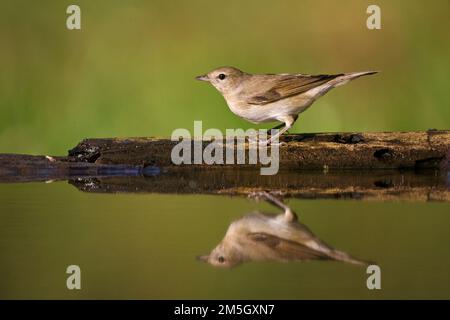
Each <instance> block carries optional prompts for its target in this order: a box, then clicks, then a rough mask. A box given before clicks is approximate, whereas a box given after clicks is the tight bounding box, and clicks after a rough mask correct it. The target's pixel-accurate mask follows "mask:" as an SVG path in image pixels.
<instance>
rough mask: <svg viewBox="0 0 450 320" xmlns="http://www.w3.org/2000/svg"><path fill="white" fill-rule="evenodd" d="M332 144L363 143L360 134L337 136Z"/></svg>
mask: <svg viewBox="0 0 450 320" xmlns="http://www.w3.org/2000/svg"><path fill="white" fill-rule="evenodd" d="M333 142H336V143H344V144H356V143H360V142H364V137H363V136H362V135H360V134H351V135H341V134H337V135H335V136H334V141H333Z"/></svg>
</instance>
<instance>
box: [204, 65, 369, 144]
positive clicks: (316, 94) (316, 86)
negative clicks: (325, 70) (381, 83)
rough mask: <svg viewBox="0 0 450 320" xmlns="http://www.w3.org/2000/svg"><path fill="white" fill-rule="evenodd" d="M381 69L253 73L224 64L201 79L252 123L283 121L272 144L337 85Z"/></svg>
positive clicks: (270, 141)
mask: <svg viewBox="0 0 450 320" xmlns="http://www.w3.org/2000/svg"><path fill="white" fill-rule="evenodd" d="M375 73H377V71H364V72H352V73H341V74H334V75H328V74H321V75H307V74H286V73H285V74H249V73H246V72H243V71H241V70H239V69H237V68H233V67H221V68H218V69H215V70H213V71H211V72H209V73H207V74H205V75H202V76H198V77H196V79H197V80H201V81H208V82H210V83H211V84H212V85H213V86H214V87H215V88H216V89H217V90H218V91H219V92H220V93H221V94H222V95H223V97H224V98H225V100H226V102H227V104H228V107H229V108H230V110H231V111H232V112H233V113H234V114H236V115H237V116H239V117H241V118H243V119H245V120H247V121H250V122H252V123H262V122H273V121H280V122H282V124H281V125H279V126H277V127H275V128H274V129H278V128H281V127H283V126H284V128H283V129H281V130H280V131H279V132H278V133H277V134H275V135H273V136H272V137H271V138H270V139H269V140H268V141H267V143H268V144H270V143H272V141H274V140H275V139H278V138H279V136H280V135H282V134H283V133H284V132H286V131H287V130H288V129H289V128H291V127H292V125H293V124H294V122H295V121H296V120H297V118H298V115H299V114H300V113H302V112H303V111H305V110H306V109H307V108H308V107H309V106H311V105H312V104H313V102H314V101H316V100H317V99H318V98H320V97H321V96H323V95H324V94H325V93H327V92H328V91H330V90H331V89H333V88H335V87H339V86H341V85H343V84H346V83H347V82H349V81H350V80H353V79H356V78H359V77H361V76H365V75H369V74H375Z"/></svg>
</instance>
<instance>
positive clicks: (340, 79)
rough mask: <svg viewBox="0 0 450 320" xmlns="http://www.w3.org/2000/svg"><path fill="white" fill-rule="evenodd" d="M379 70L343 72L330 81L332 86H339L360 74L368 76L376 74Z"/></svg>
mask: <svg viewBox="0 0 450 320" xmlns="http://www.w3.org/2000/svg"><path fill="white" fill-rule="evenodd" d="M378 72H379V71H362V72H350V73H344V74H343V75H341V76H339V77H337V78H335V79H333V80H332V81H331V82H334V84H333V87H334V88H336V87H339V86H342V85H344V84H346V83H347V82H349V81H351V80H354V79H357V78H359V77H362V76H368V75H371V74H376V73H378Z"/></svg>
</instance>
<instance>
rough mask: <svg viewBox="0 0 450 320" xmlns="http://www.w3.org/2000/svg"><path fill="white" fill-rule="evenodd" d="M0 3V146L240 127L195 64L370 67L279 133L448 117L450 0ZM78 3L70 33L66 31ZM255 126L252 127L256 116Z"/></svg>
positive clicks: (55, 148) (50, 148) (31, 149)
mask: <svg viewBox="0 0 450 320" xmlns="http://www.w3.org/2000/svg"><path fill="white" fill-rule="evenodd" d="M372 2H373V1H361V0H354V1H331V0H329V1H325V0H320V1H318V0H314V1H313V0H303V1H298V0H292V1H265V0H250V1H234V0H230V1H216V0H195V1H156V0H153V1H143V0H142V1H138V0H134V1H123V0H120V1H119V0H107V1H106V0H96V1H82V0H77V1H49V0H46V1H45V0H42V1H31V0H28V1H25V0H14V1H12V0H2V1H1V2H0V47H1V49H0V70H1V71H0V151H1V152H18V153H38V154H44V153H45V154H61V155H64V154H66V152H67V149H69V148H71V147H73V146H74V145H75V144H76V143H78V142H79V141H80V140H81V139H83V138H86V137H111V136H169V135H170V134H171V132H172V130H173V129H175V128H180V127H183V128H190V129H191V128H192V126H193V121H194V120H203V121H204V128H205V127H214V128H219V129H222V130H223V129H225V128H237V127H242V128H250V127H252V126H254V125H252V124H250V123H247V122H245V121H243V120H241V119H239V118H237V117H236V116H235V115H234V114H232V113H231V112H230V111H229V110H228V108H227V106H226V105H225V102H224V101H223V99H222V97H221V96H220V95H219V94H218V92H216V91H215V89H213V88H212V87H209V86H208V85H207V84H205V83H200V82H197V81H195V80H194V79H193V78H194V76H196V75H198V74H202V73H205V72H206V71H209V70H211V69H213V68H215V67H218V66H222V65H232V66H236V67H239V68H241V69H243V70H245V71H248V72H252V73H281V72H302V73H340V72H349V71H362V70H380V71H382V72H381V73H380V74H379V75H377V76H374V77H367V78H363V79H359V80H357V81H355V82H353V83H351V84H350V85H348V86H346V87H343V88H339V89H336V90H334V91H332V92H330V93H329V94H328V95H327V96H326V97H324V98H322V99H321V100H319V101H318V102H317V103H316V104H315V105H314V106H313V107H312V108H310V109H309V110H308V111H307V112H305V113H304V114H303V115H302V116H301V117H300V119H299V121H298V122H297V123H296V125H295V127H294V129H293V130H292V132H313V131H315V132H320V131H322V132H323V131H343V130H348V131H353V130H355V131H362V130H371V131H381V130H425V129H430V128H449V127H450V108H449V106H450V95H449V94H448V89H449V80H450V72H449V71H450V68H449V67H450V59H449V57H450V41H449V31H450V19H449V13H450V2H449V1H448V0H433V1H410V0H404V1H401V0H396V1H387V0H385V1H382V0H377V1H376V4H378V5H379V6H380V7H381V12H382V29H381V30H368V29H367V28H366V19H367V17H368V14H366V8H367V6H368V5H369V4H372ZM69 4H78V5H79V6H80V7H81V11H82V13H81V20H82V22H81V24H82V30H74V31H70V30H67V29H66V18H67V14H66V8H67V6H68V5H69ZM259 127H261V126H259Z"/></svg>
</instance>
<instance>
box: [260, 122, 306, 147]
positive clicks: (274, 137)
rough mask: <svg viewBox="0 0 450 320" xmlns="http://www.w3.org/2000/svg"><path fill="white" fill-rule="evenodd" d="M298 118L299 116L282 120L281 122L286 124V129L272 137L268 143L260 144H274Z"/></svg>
mask: <svg viewBox="0 0 450 320" xmlns="http://www.w3.org/2000/svg"><path fill="white" fill-rule="evenodd" d="M297 118H298V116H287V117H285V118H283V119H280V121H283V122H284V128H283V129H281V130H280V131H278V132H277V133H276V134H275V135H273V136H271V137H270V139H268V140H267V141H265V142H262V141H261V142H260V143H266V144H267V145H269V144H272V142H273V141H274V140H276V139H278V138H279V137H280V136H281V135H282V134H283V133H285V132H286V131H288V130H289V129H290V128H291V127H292V125H293V124H294V122H295V120H297Z"/></svg>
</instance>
